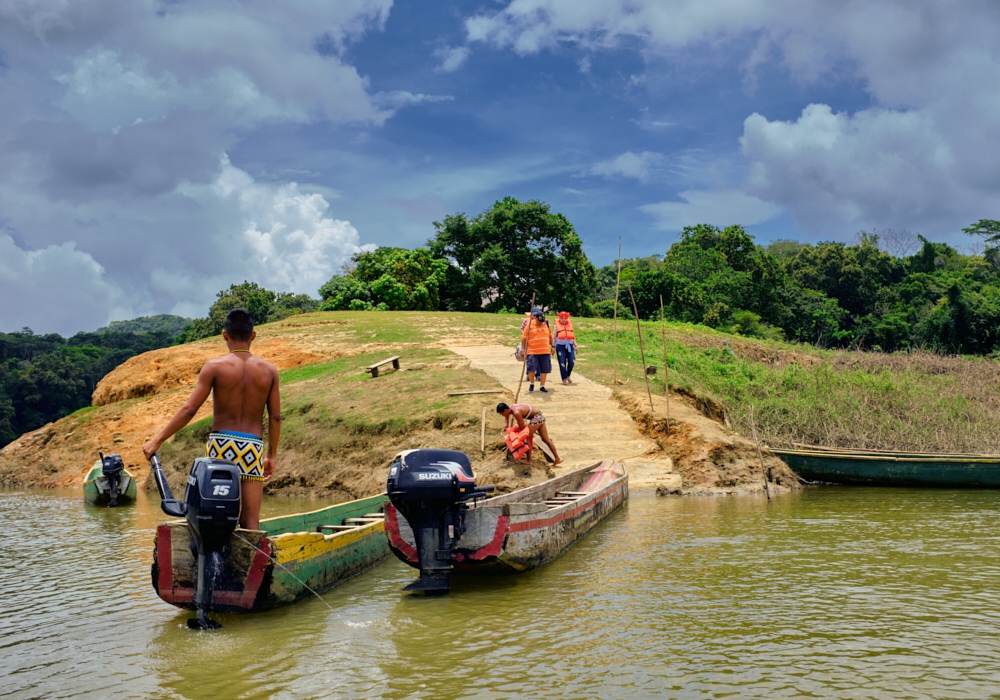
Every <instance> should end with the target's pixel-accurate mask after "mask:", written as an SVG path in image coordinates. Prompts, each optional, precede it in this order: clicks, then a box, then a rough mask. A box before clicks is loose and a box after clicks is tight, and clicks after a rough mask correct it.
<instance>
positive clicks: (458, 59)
mask: <svg viewBox="0 0 1000 700" xmlns="http://www.w3.org/2000/svg"><path fill="white" fill-rule="evenodd" d="M471 54H472V50H471V49H469V47H467V46H454V47H452V46H442V47H440V48H437V49H435V50H434V58H437V59H438V60H440V61H441V64H440V65H439V66H438V67H437V71H438V72H439V73H454V72H455V71H457V70H458V69H459V68H461V67H462V64H463V63H465V61H466V59H468V58H469V56H470V55H471Z"/></svg>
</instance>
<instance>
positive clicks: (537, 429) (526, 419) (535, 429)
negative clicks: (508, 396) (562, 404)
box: [497, 403, 562, 466]
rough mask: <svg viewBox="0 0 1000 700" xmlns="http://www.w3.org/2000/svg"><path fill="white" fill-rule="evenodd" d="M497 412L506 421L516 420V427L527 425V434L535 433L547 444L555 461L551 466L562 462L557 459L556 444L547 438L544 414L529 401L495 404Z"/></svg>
mask: <svg viewBox="0 0 1000 700" xmlns="http://www.w3.org/2000/svg"><path fill="white" fill-rule="evenodd" d="M497 413H499V414H500V415H501V416H503V417H504V419H505V420H507V421H508V422H509V421H510V419H511V418H513V419H514V420H515V421H517V427H518V428H521V429H522V430H523V429H524V426H525V425H527V426H528V435H529V436H530V437H534V436H535V434H536V433H537V434H538V436H539V437H540V438H542V440H543V441H544V442H545V444H546V445H548V446H549V449H550V450H552V456H553V457H555V461H554V462H553V463H552V466H555V465H557V464H560V463H562V460H561V459H559V450H557V449H556V445H555V443H554V442H552V440H551V439H550V438H549V431H548V430H547V429H546V427H545V415H544V414H543V413H542V412H541V411H538V410H536V409H535V408H534V407H532V405H531V404H529V403H516V404H514V405H513V406H508V405H507V404H505V403H501V404H497Z"/></svg>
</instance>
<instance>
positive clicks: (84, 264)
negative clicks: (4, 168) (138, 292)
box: [0, 233, 131, 334]
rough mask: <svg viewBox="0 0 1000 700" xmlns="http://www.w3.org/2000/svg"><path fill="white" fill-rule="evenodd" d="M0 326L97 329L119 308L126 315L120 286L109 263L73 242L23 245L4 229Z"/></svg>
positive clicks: (68, 331) (47, 330)
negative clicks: (107, 268) (33, 246)
mask: <svg viewBox="0 0 1000 700" xmlns="http://www.w3.org/2000/svg"><path fill="white" fill-rule="evenodd" d="M0 299H2V300H3V302H2V303H0V329H3V330H7V331H11V330H20V329H21V328H22V327H24V326H28V327H30V328H32V330H34V331H35V332H38V333H53V332H55V333H65V334H72V333H75V332H77V331H85V330H94V329H95V328H99V327H100V326H103V325H105V324H107V323H108V321H110V320H111V318H112V316H114V315H115V313H116V311H117V313H119V314H122V313H125V314H126V315H127V314H128V312H129V311H130V310H131V309H129V308H128V307H124V308H123V307H122V306H121V302H123V301H124V300H123V299H122V293H121V290H119V289H118V288H117V287H116V286H115V285H114V284H113V283H112V282H110V281H109V280H108V279H107V275H106V274H105V271H104V268H103V267H101V266H100V265H99V264H98V263H97V261H96V260H94V258H92V257H91V256H90V255H88V254H87V253H84V252H81V251H79V250H77V249H76V244H75V243H72V242H69V243H63V244H62V245H53V246H48V247H46V248H42V249H39V250H21V249H20V248H18V247H17V246H16V245H15V244H14V241H13V239H12V238H11V237H10V236H9V235H7V234H3V233H0Z"/></svg>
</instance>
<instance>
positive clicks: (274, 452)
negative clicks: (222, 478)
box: [264, 368, 281, 480]
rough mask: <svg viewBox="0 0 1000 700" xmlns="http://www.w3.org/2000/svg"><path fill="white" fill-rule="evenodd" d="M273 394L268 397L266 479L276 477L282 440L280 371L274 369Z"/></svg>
mask: <svg viewBox="0 0 1000 700" xmlns="http://www.w3.org/2000/svg"><path fill="white" fill-rule="evenodd" d="M271 371H272V373H273V379H272V381H271V392H270V393H269V394H268V395H267V456H266V457H265V458H264V479H265V480H267V479H270V478H271V477H272V476H274V462H275V460H276V459H277V457H278V440H280V439H281V393H280V391H279V389H278V370H277V369H274V368H272V370H271Z"/></svg>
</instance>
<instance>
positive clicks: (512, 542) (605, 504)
mask: <svg viewBox="0 0 1000 700" xmlns="http://www.w3.org/2000/svg"><path fill="white" fill-rule="evenodd" d="M627 498H628V472H626V470H625V465H624V464H622V463H620V462H613V461H610V460H606V461H604V462H601V463H600V464H597V465H593V466H589V467H584V468H583V469H577V470H576V471H573V472H570V473H569V474H565V475H563V476H560V477H557V478H555V479H552V480H550V481H546V482H545V483H542V484H537V485H535V486H529V487H527V488H523V489H520V490H518V491H512V492H511V493H508V494H505V495H503V496H496V497H494V498H490V499H487V500H483V501H479V502H477V503H475V504H470V505H469V509H468V510H467V511H466V513H465V518H464V520H465V525H464V527H465V531H464V532H463V533H462V535H461V536H460V537H459V538H458V540H457V541H456V542H455V545H454V546H453V547H452V551H451V559H450V562H451V564H452V565H453V566H454V567H455V568H456V569H458V570H462V571H470V572H476V571H483V572H498V573H499V572H515V571H526V570H528V569H533V568H535V567H537V566H541V565H542V564H544V563H546V562H548V561H551V560H552V559H555V558H556V557H557V556H559V554H561V553H562V552H563V550H565V549H566V548H567V547H569V546H570V545H571V544H573V543H574V542H576V541H577V540H578V539H580V538H581V537H583V536H584V535H586V534H587V533H588V532H590V531H591V530H593V529H594V527H596V526H597V525H598V523H600V522H602V521H603V520H605V519H606V518H607V517H608V516H609V515H611V514H612V513H614V512H615V511H616V510H618V509H619V508H620V507H621V506H622V504H623V503H624V502H625V500H626V499H627ZM385 532H386V535H387V536H388V538H389V548H390V549H392V551H393V553H395V555H396V556H397V557H399V558H400V559H401V560H403V561H404V562H406V563H407V564H409V565H410V566H413V567H418V563H417V548H416V545H415V542H414V538H413V532H412V530H410V526H409V524H408V523H407V522H406V519H405V518H404V517H402V516H401V515H400V514H399V511H397V510H396V508H395V507H394V506H393V505H392V504H391V503H386V505H385Z"/></svg>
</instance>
